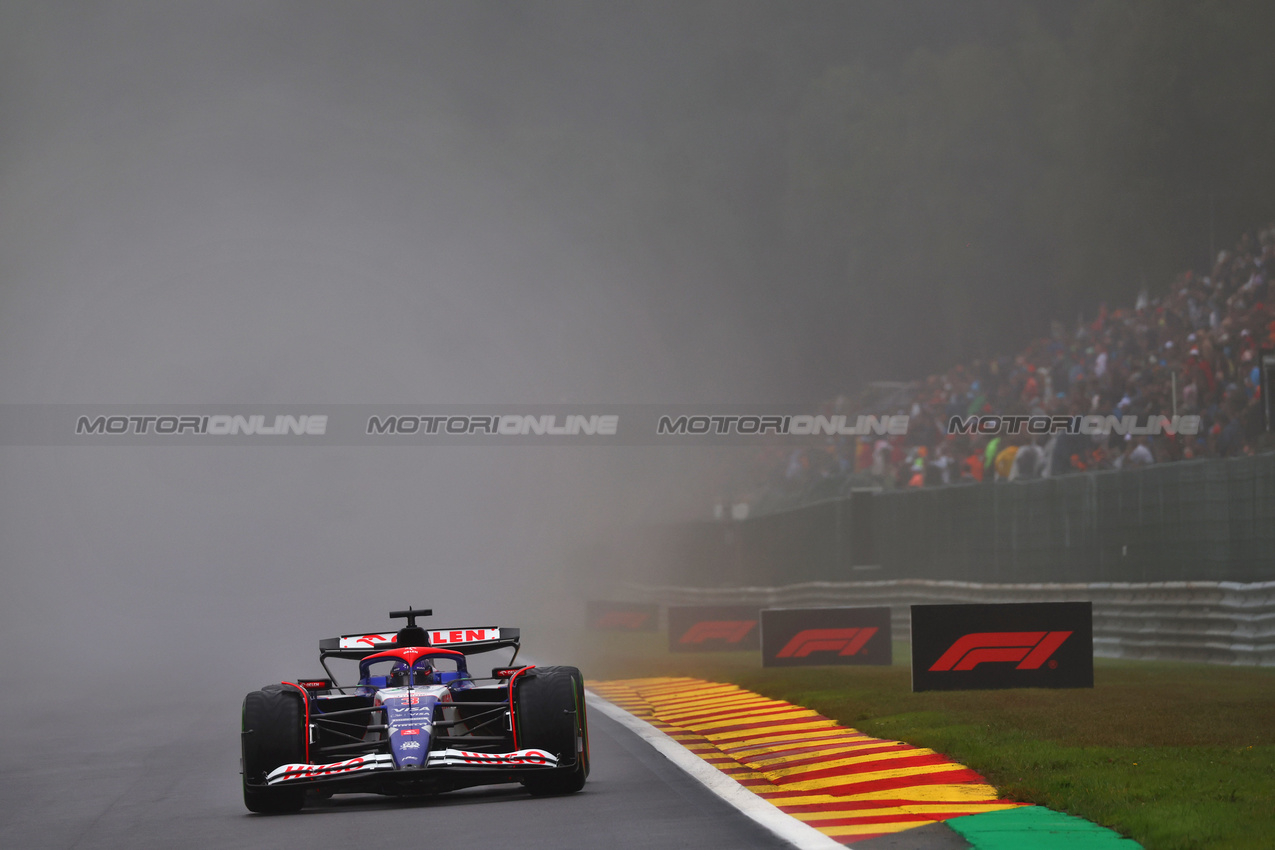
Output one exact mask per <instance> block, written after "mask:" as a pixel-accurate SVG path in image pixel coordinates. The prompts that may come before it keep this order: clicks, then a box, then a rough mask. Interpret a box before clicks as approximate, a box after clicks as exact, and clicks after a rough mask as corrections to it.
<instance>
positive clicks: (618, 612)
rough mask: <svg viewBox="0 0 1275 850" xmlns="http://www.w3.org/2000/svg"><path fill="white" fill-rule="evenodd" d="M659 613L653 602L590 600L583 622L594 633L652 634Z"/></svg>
mask: <svg viewBox="0 0 1275 850" xmlns="http://www.w3.org/2000/svg"><path fill="white" fill-rule="evenodd" d="M659 613H660V607H659V606H658V605H656V604H655V603H654V602H605V601H594V600H590V602H589V607H588V613H587V614H586V616H585V620H586V622H587V624H588V627H589V628H590V629H594V630H596V631H603V632H653V631H655V625H656V620H657V619H658V617H659Z"/></svg>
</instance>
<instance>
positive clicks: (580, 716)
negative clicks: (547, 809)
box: [517, 667, 589, 797]
mask: <svg viewBox="0 0 1275 850" xmlns="http://www.w3.org/2000/svg"><path fill="white" fill-rule="evenodd" d="M517 723H518V746H519V747H520V748H522V749H538V750H546V751H548V752H551V753H553V754H554V755H556V756H557V757H558V760H559V761H566V760H568V759H571V760H572V761H574V764H571V765H569V766H567V767H562V768H555V769H553V770H545V771H540V772H537V773H534V774H529V775H528V776H527V778H526V779H524V780H523V783H522V784H523V785H524V786H526V788H527V790H528V791H529V792H531V793H532V794H533V795H535V796H537V797H541V796H549V795H553V794H573V793H575V792H576V791H579V790H580V789H581V788H583V787H584V781H585V779H587V778H588V776H589V723H588V718H587V716H586V714H585V705H584V677H583V676H581V675H580V671H579V670H577V669H576V668H575V667H537V668H536V669H535V670H534V671H532V675H529V676H527V678H525V679H520V680H519V681H518V695H517Z"/></svg>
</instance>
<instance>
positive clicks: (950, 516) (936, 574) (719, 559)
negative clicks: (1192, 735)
mask: <svg viewBox="0 0 1275 850" xmlns="http://www.w3.org/2000/svg"><path fill="white" fill-rule="evenodd" d="M665 544H666V546H667V548H666V549H665V550H664V551H663V552H662V553H661V557H660V558H658V559H654V560H653V561H652V564H651V567H650V570H649V572H648V573H647V582H648V583H651V584H678V585H693V586H701V587H712V586H718V587H727V586H735V587H739V586H746V585H753V586H765V587H777V586H781V585H791V584H800V583H803V582H813V581H825V582H827V581H833V582H835V581H852V580H866V579H888V580H897V579H929V580H932V581H975V582H989V583H1002V584H1010V583H1013V584H1019V583H1041V582H1060V581H1061V582H1080V583H1094V582H1126V583H1129V582H1133V583H1147V582H1167V581H1188V582H1195V581H1212V582H1240V583H1252V582H1263V581H1271V580H1275V454H1263V455H1258V456H1255V457H1245V458H1234V459H1226V460H1200V461H1186V462H1180V463H1169V464H1163V465H1157V466H1152V467H1146V468H1142V469H1136V470H1126V471H1111V472H1090V473H1078V474H1072V475H1064V476H1060V477H1056V478H1048V479H1043V480H1037V481H1023V482H1009V483H997V484H991V483H985V484H972V485H966V486H950V487H929V488H920V489H909V490H894V491H880V492H855V493H852V494H851V495H850V497H849V498H842V499H836V500H829V501H824V502H819V503H816V504H810V505H805V506H802V507H799V508H794V509H791V510H787V511H782V512H777V513H772V514H766V515H761V516H756V517H752V518H749V519H745V520H742V521H733V520H725V521H719V522H698V523H689V524H684V525H682V526H679V527H676V528H674V529H672V530H671V531H670V532H669V534H668V535H667V536H666V538H665Z"/></svg>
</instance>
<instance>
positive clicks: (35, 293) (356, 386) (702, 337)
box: [0, 3, 766, 710]
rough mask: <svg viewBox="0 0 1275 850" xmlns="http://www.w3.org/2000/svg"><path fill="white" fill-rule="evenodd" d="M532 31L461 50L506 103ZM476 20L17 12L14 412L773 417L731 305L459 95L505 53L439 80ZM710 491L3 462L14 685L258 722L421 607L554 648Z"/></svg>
mask: <svg viewBox="0 0 1275 850" xmlns="http://www.w3.org/2000/svg"><path fill="white" fill-rule="evenodd" d="M501 8H503V7H501ZM498 12H499V14H498ZM518 14H519V13H518V12H517V10H515V9H512V8H509V9H503V11H501V9H498V8H496V7H491V8H487V9H486V10H485V11H484V10H482V9H479V10H475V11H474V15H476V16H477V19H476V20H474V21H470V22H468V23H467V24H466V26H465V27H463V29H464V31H465V32H464V35H465V38H467V39H471V40H473V41H476V42H477V43H476V44H475V45H473V49H474V50H478V51H486V52H489V53H490V54H491V57H492V61H493V69H492V71H491V73H492V74H493V75H495V76H496V79H494V80H492V81H490V84H489V86H488V88H493V87H494V88H496V89H499V87H500V85H501V77H503V76H508V75H517V74H520V73H522V72H523V69H520V68H519V67H518V63H516V62H509V61H507V59H503V58H501V57H502V56H503V55H504V53H505V52H506V51H507V50H509V49H511V48H514V49H521V50H524V51H525V50H528V49H529V45H526V44H519V43H518V39H517V38H516V37H514V36H513V35H511V34H510V32H509V31H508V30H509V28H510V27H511V26H514V25H515V24H516V20H514V21H512V22H503V23H502V19H503V18H504V17H511V18H513V19H516V18H517V17H518ZM455 17H456V15H455V14H454V13H446V12H444V10H442V9H441V8H439V7H431V8H428V9H425V10H422V9H420V8H418V4H404V5H401V6H389V5H377V6H374V7H371V8H364V7H361V6H360V7H353V6H349V5H348V4H332V5H329V6H327V7H324V8H315V7H314V6H312V5H311V4H292V5H289V4H282V5H280V4H273V5H272V4H260V3H249V4H238V5H223V4H217V5H204V6H180V7H178V6H174V5H173V4H152V5H136V4H133V5H129V4H125V5H117V4H94V5H89V6H70V5H66V6H59V5H51V4H14V3H9V4H6V5H5V7H4V9H3V13H2V17H0V33H3V36H0V37H2V38H3V47H2V53H3V75H2V77H3V81H4V82H3V101H2V107H3V113H2V114H3V143H2V145H0V220H2V222H3V224H2V226H0V394H2V400H3V401H4V402H6V403H10V404H35V403H85V404H93V403H99V404H107V403H112V404H113V403H196V402H198V403H210V402H215V403H234V404H241V403H249V404H251V403H257V404H266V403H275V404H278V403H301V404H317V405H322V404H332V403H355V402H360V403H363V402H387V403H400V404H420V403H441V402H468V403H477V402H488V403H506V404H516V403H556V402H633V401H648V400H668V401H679V400H680V401H687V400H695V399H698V398H710V397H711V398H719V399H720V398H731V397H733V396H736V395H737V394H740V393H743V394H753V395H760V394H761V393H762V392H763V390H764V389H765V386H766V384H765V381H764V378H763V379H759V378H758V376H757V375H758V371H757V369H756V368H755V367H756V364H749V363H747V362H743V361H741V360H740V358H739V357H738V356H737V355H736V354H735V352H736V351H738V350H740V349H741V348H742V347H743V342H744V341H745V340H746V339H747V335H748V328H747V325H746V322H743V321H741V320H740V319H739V318H738V317H737V316H734V315H732V307H731V303H730V301H729V299H727V298H725V297H722V293H721V291H720V290H719V291H718V293H717V297H715V295H714V286H715V284H714V282H713V281H712V280H711V279H710V280H706V281H705V282H704V286H703V287H702V288H700V289H695V290H688V291H685V292H684V293H683V294H682V295H681V296H680V297H678V298H677V299H675V300H673V301H671V302H670V301H669V300H668V294H667V292H666V291H664V286H663V285H661V286H649V285H647V283H646V281H644V279H643V277H642V272H640V271H639V270H635V269H633V268H626V266H625V264H624V263H623V262H622V261H617V259H616V258H615V257H614V256H611V255H610V254H609V253H608V251H607V250H605V248H604V247H599V246H596V245H594V244H590V243H589V242H588V241H584V240H582V239H580V238H579V234H578V233H574V232H573V231H572V229H571V227H570V226H569V225H568V224H564V223H563V220H564V219H568V218H570V217H571V216H568V215H566V214H565V212H564V213H563V215H559V213H560V212H563V211H560V210H555V209H553V208H552V207H548V208H546V206H545V203H544V201H545V196H544V195H543V194H541V195H539V196H535V195H533V194H532V193H529V192H528V191H526V190H525V187H524V186H522V185H521V184H520V180H522V179H523V177H525V175H522V174H519V173H518V169H517V164H516V163H515V164H514V167H513V168H511V167H510V164H509V163H508V162H507V161H504V160H502V158H501V157H500V156H499V155H498V154H499V152H498V151H497V150H496V148H497V147H498V139H497V138H496V137H497V136H498V135H499V133H498V132H496V131H493V130H492V126H493V125H494V124H495V123H498V122H500V121H501V118H502V112H501V110H502V109H504V108H512V105H511V104H508V103H495V104H492V105H491V106H490V108H489V109H488V110H487V111H485V112H484V111H481V110H480V111H478V112H476V111H475V105H474V103H473V102H471V101H470V100H469V99H468V98H467V96H466V90H467V87H468V86H469V85H470V84H471V82H472V81H470V80H468V79H467V76H468V75H469V74H471V73H475V72H477V73H482V71H481V65H482V62H481V61H480V60H481V57H480V56H468V55H467V58H466V61H464V62H460V61H451V60H449V61H442V60H439V59H438V58H437V57H431V52H432V51H434V50H436V49H438V48H439V47H440V46H442V47H446V46H447V44H448V42H449V35H448V32H447V29H448V27H456V28H458V29H460V27H459V24H458V23H457V22H456V21H454V20H452V19H454V18H455ZM533 52H534V51H533ZM530 58H532V59H534V58H535V57H534V56H532V57H530ZM475 69H477V71H475ZM533 70H534V69H533ZM563 100H564V102H568V101H573V100H574V96H573V95H572V94H571V93H568V92H564V93H563ZM574 214H575V213H573V214H572V215H574ZM719 283H720V281H719ZM762 371H763V372H764V368H763V369H762ZM679 470H681V471H680V472H679ZM686 474H687V473H686V459H685V458H681V459H679V458H678V456H677V454H676V453H670V452H667V451H665V452H655V451H646V450H638V449H629V450H625V449H615V450H604V449H588V448H559V449H537V448H535V447H526V446H523V447H493V448H483V449H476V448H416V449H396V448H307V447H293V446H288V447H279V448H270V447H242V448H235V447H226V448H213V449H203V448H196V449H192V448H186V447H144V448H102V447H75V448H34V447H22V446H17V447H15V446H7V447H3V448H0V476H2V480H3V486H2V488H0V500H2V504H3V506H2V508H0V581H2V582H3V589H2V592H0V642H2V643H3V645H4V646H5V648H6V651H5V652H4V653H3V659H4V660H3V662H0V664H2V665H3V667H0V675H2V676H3V677H4V679H5V680H6V681H8V682H15V681H23V682H25V683H27V684H29V685H31V686H38V685H40V684H42V683H48V682H64V681H66V677H67V676H69V675H73V676H74V677H75V678H76V680H77V681H80V682H84V683H90V684H92V685H94V686H95V687H99V688H110V689H112V691H114V690H116V689H120V688H126V689H127V688H132V689H134V690H136V686H137V685H138V684H139V682H140V681H141V678H140V676H141V674H146V675H151V674H154V673H155V672H156V671H165V672H176V671H180V672H181V674H182V679H183V681H185V682H186V683H187V684H189V685H191V686H193V687H195V688H196V689H206V690H207V691H210V692H211V691H213V690H218V691H222V690H230V691H233V692H236V693H241V692H243V691H245V690H250V689H252V688H255V687H258V686H259V685H260V684H262V683H263V682H267V681H272V680H276V681H277V680H278V679H279V678H280V677H288V676H296V675H312V674H314V673H315V672H317V658H316V654H317V653H316V650H317V646H316V641H317V640H319V639H320V638H322V637H329V636H332V635H335V634H338V633H341V632H348V631H351V630H355V631H357V630H362V629H374V628H384V627H386V626H387V625H388V621H387V620H386V616H385V615H386V613H387V611H388V610H390V609H391V608H401V607H406V606H407V605H408V604H413V605H416V606H417V607H421V606H432V607H433V608H434V609H435V610H436V612H437V615H436V617H435V618H434V619H433V620H432V621H431V622H433V623H435V624H436V625H462V624H467V623H468V624H476V623H492V622H496V623H500V624H504V625H515V626H517V625H522V626H523V627H524V629H526V637H527V640H528V644H529V646H532V645H534V643H535V637H536V634H537V631H536V627H537V626H539V627H540V629H541V634H542V635H543V634H544V631H545V630H546V628H547V626H546V624H548V623H551V622H554V621H555V620H558V621H561V618H562V617H563V616H566V618H567V620H568V621H569V620H570V618H571V617H572V616H578V615H577V613H576V612H577V611H578V609H579V605H578V603H577V601H576V596H575V595H574V593H575V592H574V590H573V589H572V587H571V586H570V583H569V582H568V577H567V574H566V573H565V572H564V571H563V569H562V564H563V563H564V559H565V558H567V557H568V556H569V554H570V552H571V551H572V547H574V546H578V545H580V543H581V542H582V541H585V540H587V539H588V537H589V536H590V534H591V533H593V531H594V530H596V529H602V528H605V527H606V526H607V525H608V524H615V523H622V522H631V521H634V520H643V521H649V520H652V519H655V518H659V517H662V516H671V515H676V514H677V512H678V511H679V510H681V509H689V508H687V506H686V505H684V504H679V499H678V497H677V495H676V494H677V493H678V492H679V491H681V490H685V487H686V484H685V482H684V481H683V483H679V480H680V479H685V477H686ZM564 660H566V659H564ZM195 673H197V675H193V674H195ZM121 683H122V684H121ZM9 693H10V694H11V695H12V696H13V697H14V698H15V699H17V698H19V694H18V693H17V692H16V691H12V690H11V691H9ZM15 710H16V709H15Z"/></svg>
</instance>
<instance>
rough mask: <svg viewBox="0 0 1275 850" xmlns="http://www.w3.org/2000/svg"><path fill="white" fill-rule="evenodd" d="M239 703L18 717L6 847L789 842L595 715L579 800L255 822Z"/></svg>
mask: <svg viewBox="0 0 1275 850" xmlns="http://www.w3.org/2000/svg"><path fill="white" fill-rule="evenodd" d="M74 699H76V697H75V696H74V694H72V695H70V696H68V701H70V700H74ZM238 708H239V706H238V699H234V700H229V701H226V702H224V703H222V702H221V701H220V700H219V701H218V704H216V705H213V704H206V705H205V706H204V707H203V708H202V709H201V710H200V711H198V712H197V713H194V714H191V713H185V714H184V715H183V714H182V713H180V711H179V710H177V709H175V708H169V709H161V708H159V707H151V708H150V709H148V710H147V711H146V713H145V714H142V713H141V712H136V711H133V712H128V713H127V715H126V716H112V712H111V710H110V709H109V707H104V708H97V709H94V708H93V707H92V706H90V705H87V704H86V705H84V706H82V707H76V706H75V705H73V704H68V705H66V706H65V709H66V710H65V711H58V712H56V714H51V715H45V716H43V717H39V718H30V717H29V718H17V717H14V716H12V715H10V716H9V717H7V719H8V720H11V721H12V720H22V721H24V725H25V726H26V732H25V734H23V733H19V732H18V731H17V729H16V728H15V727H14V726H9V728H8V729H6V730H5V738H4V740H5V744H4V752H3V756H2V758H0V767H2V772H0V845H3V846H4V847H14V848H17V847H22V848H28V847H29V848H66V850H70V848H75V850H91V849H92V848H127V850H149V848H155V850H160V848H163V850H169V849H170V848H174V847H183V846H185V847H198V848H203V847H209V848H277V847H281V846H285V845H293V846H296V845H297V844H298V842H299V843H300V844H302V845H305V844H309V845H313V846H322V847H368V846H373V847H380V846H387V844H386V842H390V844H389V845H388V846H416V845H418V844H419V843H420V840H421V837H422V836H423V835H425V834H427V833H428V834H433V835H436V836H443V837H445V838H446V845H447V846H462V847H520V848H550V847H553V848H561V847H581V848H605V850H620V848H648V847H650V848H655V847H658V848H661V850H669V849H670V848H684V847H685V848H697V850H712V848H754V847H756V848H779V847H787V846H788V845H786V844H784V843H783V842H781V841H779V840H778V839H776V838H774V837H772V836H771V835H770V834H769V833H767V832H765V831H764V830H763V829H762V828H761V827H759V826H757V825H755V824H754V823H753V822H752V821H750V820H748V819H747V818H745V817H744V816H743V815H741V814H739V813H738V812H736V811H735V810H734V809H732V808H731V807H730V806H728V805H727V804H725V803H724V802H722V801H721V800H719V799H718V798H717V797H715V796H713V795H712V794H711V793H710V792H709V791H707V790H706V789H704V788H703V787H702V786H700V785H699V784H698V783H696V782H695V781H694V780H693V779H691V778H690V777H688V776H687V775H686V774H684V773H682V772H681V771H680V770H679V769H677V768H676V767H674V766H673V765H672V764H671V763H670V762H668V761H667V760H665V759H664V758H663V757H662V756H660V755H659V754H658V753H656V752H655V751H654V750H653V749H651V747H650V746H648V745H647V744H645V743H644V742H642V741H641V740H639V739H638V738H636V737H635V736H633V735H632V734H631V733H629V732H628V731H626V730H625V729H624V728H623V727H621V726H619V725H618V724H617V723H615V722H614V721H612V720H610V719H609V718H607V717H605V716H604V715H603V714H602V713H601V712H598V711H594V712H591V713H590V717H589V720H590V739H591V746H592V749H593V771H592V773H591V775H590V777H589V782H588V784H587V785H586V786H585V789H584V790H583V791H581V792H580V793H578V794H574V795H571V796H567V797H556V798H544V799H533V798H532V797H530V796H528V795H527V794H526V793H525V792H524V791H523V790H522V789H521V788H520V787H519V786H513V785H508V786H493V787H490V788H485V789H470V790H467V791H461V792H456V793H452V794H444V795H440V796H438V797H435V798H433V799H429V800H426V801H421V802H402V801H396V800H389V799H386V798H381V797H373V796H345V797H337V798H334V799H333V800H331V801H329V802H328V803H326V804H324V805H322V806H320V807H317V808H307V809H305V810H303V811H302V812H301V813H300V814H297V815H288V816H277V817H265V816H260V815H251V814H249V813H248V812H247V811H246V810H245V809H244V808H243V803H242V800H241V798H240V791H239V774H238V771H239V753H238ZM6 725H8V724H6ZM94 730H96V731H94ZM396 842H402V843H401V844H399V843H396ZM408 842H411V843H408Z"/></svg>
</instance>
